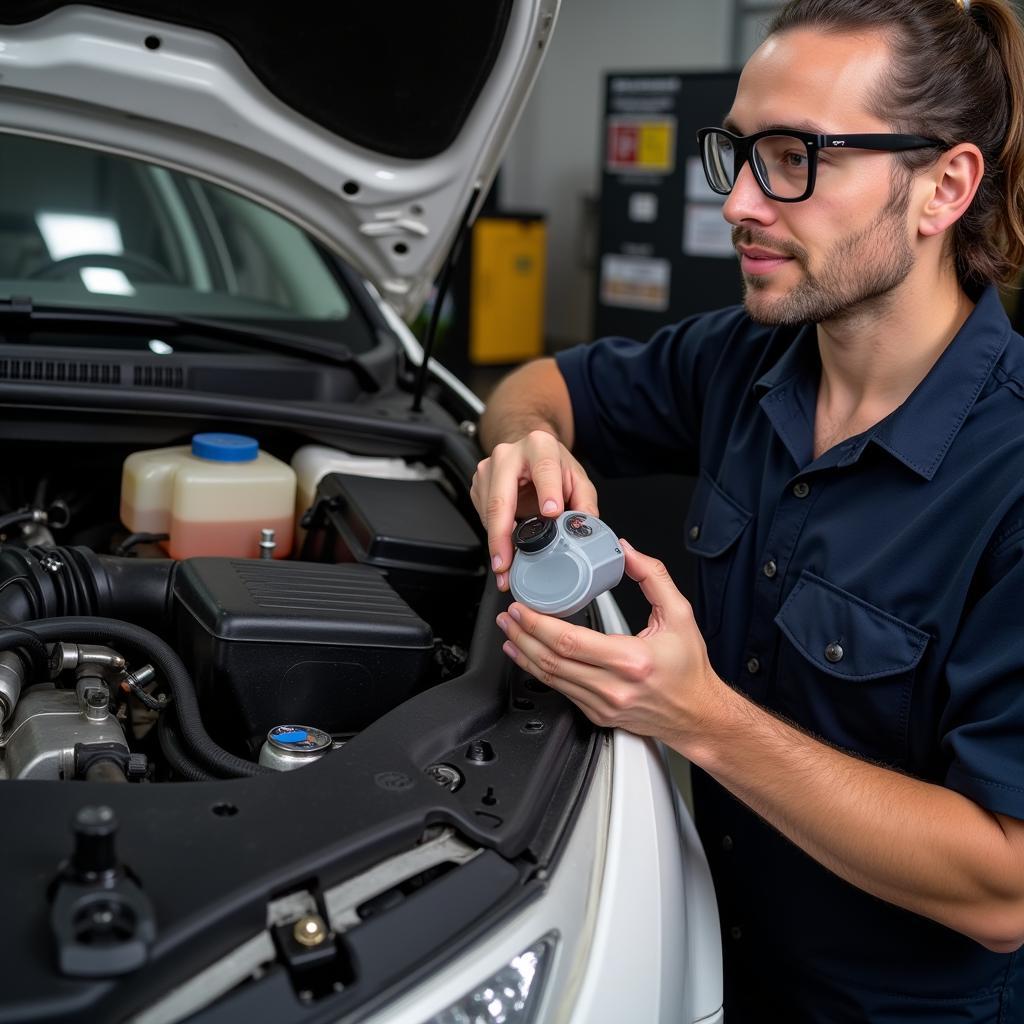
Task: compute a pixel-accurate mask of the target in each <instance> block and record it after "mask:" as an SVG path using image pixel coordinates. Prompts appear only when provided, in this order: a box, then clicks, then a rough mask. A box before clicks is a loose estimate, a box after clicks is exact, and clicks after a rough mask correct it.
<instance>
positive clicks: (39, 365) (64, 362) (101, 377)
mask: <svg viewBox="0 0 1024 1024" xmlns="http://www.w3.org/2000/svg"><path fill="white" fill-rule="evenodd" d="M0 380H35V381H56V382H58V383H69V384H120V383H121V367H120V366H119V365H118V364H117V363H97V362H75V361H72V360H69V359H0Z"/></svg>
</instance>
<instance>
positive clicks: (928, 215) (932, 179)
mask: <svg viewBox="0 0 1024 1024" xmlns="http://www.w3.org/2000/svg"><path fill="white" fill-rule="evenodd" d="M984 174H985V158H984V157H983V156H982V155H981V150H980V149H978V147H977V146H975V145H974V143H973V142H961V143H960V144H959V145H957V146H954V147H953V148H952V149H950V150H947V151H946V152H945V153H943V154H942V156H941V157H940V158H939V159H938V160H937V161H936V162H935V164H933V165H932V167H931V168H929V169H928V170H927V171H925V172H924V173H923V174H922V178H923V179H924V181H925V182H926V183H927V187H928V192H927V194H926V197H925V201H924V205H923V206H922V207H921V215H920V219H919V221H918V230H919V231H920V233H921V234H922V235H929V236H930V235H941V234H942V232H943V231H945V230H946V229H947V228H949V227H951V226H952V225H953V224H955V223H956V222H957V221H958V220H959V219H960V218H961V217H962V216H963V215H964V214H965V213H966V212H967V208H968V207H969V206H970V205H971V200H973V199H974V194H975V193H976V192H977V191H978V187H979V186H980V185H981V179H982V178H983V177H984Z"/></svg>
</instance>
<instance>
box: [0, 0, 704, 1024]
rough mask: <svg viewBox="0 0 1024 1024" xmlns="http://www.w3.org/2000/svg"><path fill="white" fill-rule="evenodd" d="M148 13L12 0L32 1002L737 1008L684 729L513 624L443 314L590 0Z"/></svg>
mask: <svg viewBox="0 0 1024 1024" xmlns="http://www.w3.org/2000/svg"><path fill="white" fill-rule="evenodd" d="M114 6H117V7H118V8H120V10H116V11H115V10H111V9H106V8H103V7H89V6H81V5H77V4H72V5H65V4H62V3H53V2H50V3H44V4H39V3H36V2H22V0H14V2H12V3H8V4H5V5H4V7H3V10H2V11H0V452H2V455H3V471H2V473H0V539H2V541H3V543H2V544H0V720H2V728H3V731H2V735H0V820H2V821H3V822H4V825H5V832H6V835H7V841H6V842H5V843H4V856H3V875H4V887H3V894H4V900H3V905H4V932H5V935H6V936H7V938H6V941H5V942H4V955H3V967H4V969H3V985H2V986H0V1021H26V1020H32V1021H61V1022H77V1021H82V1022H97V1021H103V1022H113V1021H130V1022H133V1024H157V1022H170V1021H178V1020H185V1019H190V1020H192V1019H194V1020H197V1021H204V1022H211V1024H212V1022H226V1021H238V1020H247V1021H261V1022H262V1021H274V1022H286V1021H287V1022H291V1021H296V1022H298V1021H340V1020H361V1021H372V1022H385V1021H387V1022H389V1024H427V1022H437V1024H442V1022H443V1024H457V1022H478V1021H480V1022H483V1021H494V1022H498V1021H508V1022H513V1021H515V1022H528V1021H529V1022H554V1021H571V1022H573V1024H600V1022H609V1024H610V1022H615V1024H619V1022H623V1021H635V1022H644V1024H646V1022H653V1021H664V1022H669V1021H671V1022H686V1024H691V1022H698V1021H702V1022H713V1021H720V1020H721V1019H722V1010H721V1006H722V986H721V958H720V939H719V928H718V919H717V913H716V909H715V900H714V894H713V891H712V887H711V882H710V876H709V874H708V870H707V865H706V862H705V860H704V856H703V853H702V851H701V849H700V845H699V842H698V840H697V838H696V834H695V832H694V829H693V825H692V822H691V820H690V817H689V814H688V812H687V811H686V809H685V808H684V806H683V805H682V803H681V802H680V801H679V799H678V796H677V792H676V789H675V786H674V785H673V782H672V780H671V778H670V775H669V772H668V769H667V766H666V762H665V759H664V757H663V752H662V751H661V750H660V749H659V748H658V747H657V746H656V745H655V744H653V743H648V742H644V741H642V740H639V739H637V738H636V737H633V736H630V735H628V734H624V733H619V732H616V733H610V732H606V731H601V730H598V729H595V728H594V727H593V726H592V725H591V724H590V723H589V722H587V721H586V719H585V718H583V717H582V716H581V715H580V714H579V712H578V711H576V709H575V708H574V707H573V706H572V705H571V704H570V703H569V702H567V701H566V700H564V699H563V698H562V697H561V696H560V695H558V694H557V693H554V692H552V691H550V690H547V689H546V688H545V687H543V686H542V685H541V684H539V683H538V682H536V681H535V680H532V679H530V678H529V677H527V676H525V675H524V674H522V673H521V672H520V671H519V670H517V669H516V668H515V667H514V666H512V665H510V664H509V662H508V659H506V658H505V657H504V656H503V654H502V653H501V650H500V643H501V635H500V633H499V631H498V630H497V627H496V626H495V624H494V620H495V616H496V615H497V613H498V612H499V611H500V610H501V609H502V608H503V607H504V606H505V604H506V603H507V601H508V598H507V596H505V595H502V594H500V593H499V592H498V591H497V589H496V587H495V586H494V584H493V580H492V578H491V575H490V573H489V572H488V571H487V567H486V545H485V543H484V535H483V531H482V529H481V527H480V524H479V522H478V520H477V519H476V517H475V515H474V512H473V509H472V506H471V504H470V502H469V498H468V491H469V484H470V480H471V477H472V474H473V471H474V469H475V466H476V463H477V461H478V460H479V458H480V457H481V453H480V451H479V449H478V448H477V447H476V443H475V440H474V434H475V420H476V417H477V416H478V415H479V412H480V410H481V405H480V403H479V401H478V400H477V399H476V398H475V397H474V396H473V395H472V394H471V393H470V392H469V391H468V390H467V389H466V388H465V387H464V386H463V385H461V384H460V382H459V381H458V380H457V379H455V378H454V377H453V376H452V375H451V374H450V373H448V372H447V371H445V370H444V369H443V368H442V367H441V366H440V365H438V364H436V363H434V362H433V361H431V362H430V363H429V372H427V373H425V374H423V375H422V379H421V375H420V373H419V372H418V370H419V367H420V365H421V363H422V362H423V350H422V349H421V347H420V345H419V343H418V342H417V340H416V338H415V337H414V335H413V334H412V332H411V331H410V329H409V327H408V326H407V322H408V321H409V320H411V319H412V318H413V317H414V316H415V315H416V314H417V313H418V312H419V311H420V309H421V308H422V306H423V304H424V301H425V298H426V296H427V295H428V291H429V289H430V286H431V283H432V281H433V280H434V278H435V277H436V275H437V274H438V273H439V271H441V270H442V267H443V265H444V263H445V260H446V257H447V256H448V253H449V251H450V249H451V248H452V245H453V243H454V242H455V241H456V238H457V236H458V235H459V232H460V231H461V230H464V229H465V227H466V225H468V224H469V223H470V222H471V220H472V217H473V216H474V214H475V212H476V210H477V209H478V207H479V205H480V203H481V201H482V197H483V195H484V194H485V192H486V190H487V187H488V185H489V184H490V182H491V180H492V178H493V176H494V174H495V172H496V169H497V166H498V162H499V159H500V156H501V153H502V150H503V146H504V144H505V142H506V140H507V139H508V137H509V134H510V132H511V129H512V127H513V125H514V122H515V119H516V116H517V114H518V112H519V110H520V109H521V107H522V105H523V103H524V102H525V99H526V97H527V94H528V92H529V89H530V86H531V83H532V81H533V79H534V77H535V75H536V73H537V70H538V67H539V64H540V61H541V60H542V57H543V55H544V52H545V49H546V44H547V41H548V39H549V36H550V33H551V32H552V30H553V28H554V23H555V18H556V14H557V6H558V0H502V2H499V3H495V4H480V3H478V4H446V3H442V4H423V5H418V7H417V6H416V5H400V6H401V10H400V11H398V10H396V11H395V12H393V13H392V14H391V16H390V20H389V17H388V15H387V12H386V11H382V10H381V8H380V6H379V5H377V6H375V7H373V9H372V10H368V9H366V8H365V6H364V5H360V6H357V5H354V4H353V5H349V4H341V5H335V8H336V9H333V13H332V9H331V8H325V9H321V8H320V7H319V6H314V5H312V4H309V3H292V4H287V5H284V4H279V5H274V7H273V8H270V7H269V6H268V8H267V10H266V11H264V10H262V9H261V8H260V7H259V6H258V5H257V6H255V7H252V8H249V7H243V6H242V5H235V4H199V3H194V2H192V0H188V2H178V3H174V4H171V3H167V2H160V0H146V2H143V0H139V2H138V3H136V4H128V3H120V4H117V5H114ZM222 8H223V9H222ZM40 12H45V13H40ZM197 435H198V440H193V439H194V438H196V436H197ZM211 435H212V436H211ZM247 438H249V439H254V440H246V439H247ZM190 444H191V445H192V447H191V448H189V445H190ZM257 444H258V452H257V449H256V445H257ZM211 446H212V447H211ZM232 446H234V447H232ZM247 446H251V448H250V447H247ZM211 466H212V467H213V469H211V468H210V467H211ZM183 467H184V468H183ZM196 467H198V469H197V468H196ZM252 467H259V468H260V473H263V472H264V471H265V474H266V475H264V476H261V475H260V473H257V471H256V469H255V468H252ZM250 469H251V472H250ZM193 470H195V473H193V472H192V471H193ZM214 470H216V472H214ZM190 473H192V475H191V476H190V475H189V474H190ZM218 474H220V475H219V476H218ZM247 474H248V475H247ZM289 474H290V475H289ZM181 481H186V483H182V482H181ZM179 487H180V491H179ZM246 488H248V489H246ZM282 488H283V489H282ZM186 492H187V494H188V495H190V497H183V496H182V495H185V494H186ZM240 494H244V495H245V496H244V498H243V499H239V497H238V496H239V495H240ZM281 494H286V495H287V497H286V499H285V505H284V506H282V504H281V498H280V495H281ZM189 530H191V532H189ZM240 538H244V540H242V541H240ZM240 543H241V544H242V545H243V546H242V547H241V548H240V547H239V546H238V545H239V544H240ZM579 621H582V622H586V623H589V624H591V625H593V626H594V627H596V628H600V629H603V630H605V631H607V632H621V631H624V630H625V629H626V626H625V622H624V620H623V617H622V615H621V614H620V613H619V610H618V608H617V607H616V605H615V603H614V601H613V600H612V598H611V596H610V595H608V594H604V595H602V596H601V597H600V598H598V599H597V600H596V601H595V602H594V603H593V604H592V605H591V606H589V607H588V608H586V609H584V611H583V612H581V613H580V618H579Z"/></svg>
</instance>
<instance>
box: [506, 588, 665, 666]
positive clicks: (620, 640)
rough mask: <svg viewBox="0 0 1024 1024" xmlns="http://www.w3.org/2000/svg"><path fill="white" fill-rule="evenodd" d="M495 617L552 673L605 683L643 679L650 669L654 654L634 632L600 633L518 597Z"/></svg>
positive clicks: (519, 644) (532, 656)
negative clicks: (625, 634)
mask: <svg viewBox="0 0 1024 1024" xmlns="http://www.w3.org/2000/svg"><path fill="white" fill-rule="evenodd" d="M497 621H498V626H499V627H500V628H501V629H502V631H503V632H504V633H505V635H506V636H507V637H508V638H509V640H511V641H512V643H513V644H515V645H516V647H518V648H519V649H520V650H522V651H523V652H524V654H525V655H526V656H527V657H528V658H530V660H531V661H532V662H533V663H534V664H535V665H537V666H538V667H539V668H540V669H541V670H542V672H545V673H547V674H548V675H551V676H563V677H565V678H571V679H574V680H576V681H577V682H581V683H592V684H594V685H603V684H605V683H607V682H610V681H611V680H612V679H613V678H625V679H642V678H644V677H645V675H646V674H647V672H648V671H649V670H650V664H649V663H650V656H649V655H648V653H647V651H646V650H645V649H644V647H643V646H642V645H641V644H638V643H637V642H636V641H635V640H634V638H633V637H623V636H608V635H606V634H604V633H598V632H596V631H594V630H592V629H587V628H586V627H585V626H576V625H573V624H572V623H571V622H564V621H562V620H561V619H556V618H552V617H551V616H550V615H541V614H540V613H539V612H535V611H531V610H530V609H529V608H527V607H526V606H525V605H523V604H519V603H518V602H517V603H515V604H512V605H510V606H509V609H508V612H507V613H502V614H501V615H499V616H498V620H497ZM538 678H539V677H538ZM541 682H546V680H544V679H541Z"/></svg>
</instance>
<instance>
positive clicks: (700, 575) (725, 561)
mask: <svg viewBox="0 0 1024 1024" xmlns="http://www.w3.org/2000/svg"><path fill="white" fill-rule="evenodd" d="M750 519H751V514H750V513H749V512H748V511H747V510H746V509H745V508H743V507H742V506H741V505H740V504H739V503H738V502H737V501H735V499H733V498H731V497H729V495H728V494H726V493H725V491H723V490H722V489H721V487H719V486H718V484H716V483H715V482H714V480H712V479H711V477H710V476H709V475H708V474H707V473H706V472H705V471H703V470H702V471H701V475H700V477H699V479H698V480H697V487H696V489H695V490H694V492H693V501H692V502H691V504H690V511H689V513H688V514H687V517H686V550H687V551H688V552H689V553H690V554H691V555H693V556H694V557H695V558H696V560H697V579H698V583H699V588H700V596H699V599H698V600H697V601H696V602H695V608H696V611H697V615H698V619H697V621H698V623H699V625H700V628H701V632H702V633H703V635H704V638H705V640H710V639H711V638H712V637H713V636H715V635H716V634H717V633H718V631H719V630H720V629H721V628H722V613H723V608H724V606H725V595H726V589H727V587H728V584H729V574H730V572H731V570H732V567H733V563H734V562H735V561H736V548H737V541H738V540H739V539H740V536H741V535H742V534H743V531H744V530H745V529H746V528H747V524H748V523H749V522H750Z"/></svg>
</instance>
